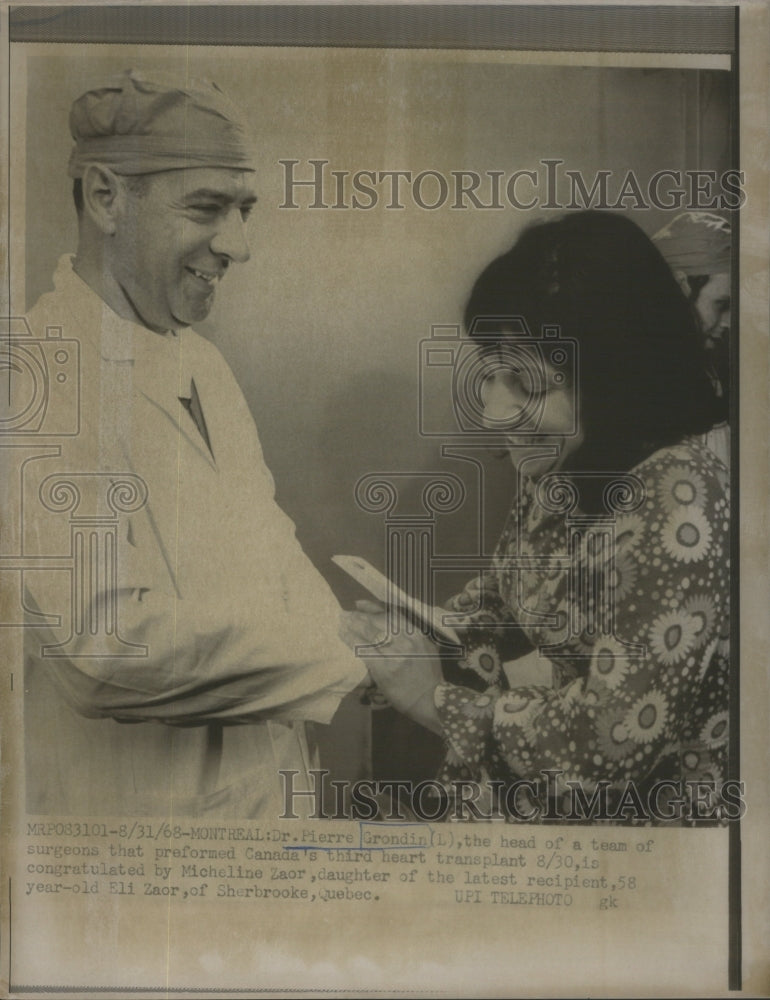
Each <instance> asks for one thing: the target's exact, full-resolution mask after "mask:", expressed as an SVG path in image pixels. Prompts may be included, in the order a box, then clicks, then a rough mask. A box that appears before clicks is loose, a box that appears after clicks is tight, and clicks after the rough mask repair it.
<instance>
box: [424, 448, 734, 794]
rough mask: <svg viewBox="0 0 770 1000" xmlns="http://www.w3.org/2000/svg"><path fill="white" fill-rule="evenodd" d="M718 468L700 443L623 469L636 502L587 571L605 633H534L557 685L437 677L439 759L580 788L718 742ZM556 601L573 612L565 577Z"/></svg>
mask: <svg viewBox="0 0 770 1000" xmlns="http://www.w3.org/2000/svg"><path fill="white" fill-rule="evenodd" d="M720 468H721V465H720V464H719V463H717V461H716V460H715V459H713V456H709V453H707V452H706V451H705V449H695V448H690V447H689V446H685V445H682V446H678V447H677V448H670V449H664V450H662V451H661V452H657V453H656V454H655V455H653V456H651V457H650V458H649V459H647V460H646V461H645V462H644V463H643V464H642V465H640V466H639V467H637V468H636V469H635V470H634V472H635V473H636V474H637V475H638V476H639V477H640V478H641V479H642V481H643V483H644V486H645V491H644V501H643V503H642V505H641V506H640V508H639V509H638V510H637V511H635V512H634V513H632V514H628V515H625V516H622V517H620V518H619V519H618V521H617V524H616V531H615V544H614V547H613V548H612V550H611V553H610V555H609V558H607V559H606V560H605V561H603V563H602V564H601V566H600V568H599V569H598V570H597V573H598V576H599V578H600V582H601V583H602V584H603V585H604V586H606V587H607V588H608V591H609V593H610V595H611V602H612V606H613V607H614V628H613V630H612V634H611V635H601V636H599V637H598V638H594V637H592V636H591V635H589V634H588V632H587V630H585V629H584V630H583V631H581V632H580V634H578V635H575V636H570V635H568V634H565V632H566V630H563V631H562V633H561V634H555V635H554V636H553V637H552V638H551V639H548V638H547V637H545V636H543V635H542V633H541V634H540V635H539V636H537V637H536V640H537V642H538V645H539V646H540V647H541V655H543V654H544V653H545V655H548V651H547V650H543V649H542V646H543V644H544V643H545V644H547V643H549V642H559V641H560V640H561V642H562V645H561V646H560V648H559V653H560V657H564V659H561V658H559V659H558V660H557V659H554V664H555V666H556V668H557V671H561V673H562V676H563V677H564V678H565V682H564V683H562V684H561V686H558V687H553V688H549V687H542V686H541V687H537V686H524V687H515V688H513V689H511V690H508V691H503V690H500V689H495V688H490V690H488V691H486V692H483V693H479V692H474V691H470V690H468V689H466V688H463V687H460V686H456V685H449V684H444V685H440V686H439V687H438V688H437V690H436V705H437V709H438V712H439V716H440V719H441V721H442V725H443V728H444V733H445V736H446V738H447V740H448V742H449V745H450V751H451V755H452V757H453V758H455V759H456V760H457V761H459V762H461V763H462V764H463V765H465V767H466V768H467V769H470V770H471V771H473V770H474V769H478V768H480V767H482V766H484V767H489V766H491V767H492V768H493V769H495V770H497V771H498V773H499V772H500V769H501V768H502V769H503V770H504V771H505V772H506V773H509V774H513V775H515V776H517V777H523V778H528V777H532V778H536V777H539V775H540V772H541V771H543V770H545V769H549V768H555V769H558V770H560V771H562V772H563V779H564V780H574V781H579V782H582V783H585V784H588V785H590V784H591V783H595V782H596V781H598V780H600V779H603V780H608V781H610V782H612V783H620V782H623V781H628V780H639V779H641V778H643V777H645V776H646V775H648V774H649V773H650V772H651V771H652V770H653V769H654V767H655V766H656V764H657V763H658V762H659V761H660V760H661V759H662V758H663V757H665V756H667V755H668V754H669V753H671V751H672V749H677V750H680V751H681V748H682V747H683V746H685V745H687V744H688V743H689V744H693V745H694V744H696V743H698V744H699V745H705V746H707V747H708V746H715V745H716V744H717V743H720V742H722V743H724V741H725V740H726V720H727V683H726V663H727V660H726V640H727V633H728V626H727V620H728V619H727V615H728V608H727V595H728V593H729V562H728V555H729V513H728V499H727V495H726V476H725V475H724V470H722V471H721V472H720ZM564 576H565V577H566V576H567V574H564ZM558 599H559V602H560V604H561V606H562V608H563V609H564V610H566V611H568V612H574V610H575V607H574V605H575V603H576V602H575V601H574V598H573V596H572V595H571V594H570V593H569V588H568V582H567V581H566V580H564V581H563V583H562V586H561V591H560V592H559V594H558Z"/></svg>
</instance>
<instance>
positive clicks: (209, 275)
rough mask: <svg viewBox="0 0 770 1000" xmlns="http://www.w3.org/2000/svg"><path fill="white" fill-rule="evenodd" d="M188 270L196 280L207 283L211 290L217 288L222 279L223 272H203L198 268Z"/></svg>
mask: <svg viewBox="0 0 770 1000" xmlns="http://www.w3.org/2000/svg"><path fill="white" fill-rule="evenodd" d="M187 270H188V271H189V272H190V274H192V275H194V276H195V277H196V278H200V280H201V281H205V282H206V284H207V285H208V286H209V288H215V287H216V285H217V283H218V282H219V280H220V279H221V277H222V274H223V272H222V271H201V270H200V269H199V268H197V267H188V268H187Z"/></svg>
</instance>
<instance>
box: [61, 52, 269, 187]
mask: <svg viewBox="0 0 770 1000" xmlns="http://www.w3.org/2000/svg"><path fill="white" fill-rule="evenodd" d="M70 132H71V133H72V138H73V139H74V140H75V147H74V149H73V150H72V154H71V156H70V161H69V168H68V173H69V175H70V177H82V176H83V173H84V171H85V169H86V167H87V166H89V164H92V163H100V164H103V165H104V166H106V167H110V168H111V169H112V170H114V171H115V173H117V174H131V175H136V174H153V173H158V172H159V171H162V170H181V169H184V168H189V167H231V168H235V169H238V170H254V169H255V166H254V164H255V159H256V155H255V150H254V148H253V146H252V144H251V141H250V138H249V136H248V134H247V131H246V129H245V127H244V124H243V121H242V118H241V116H240V113H239V111H238V109H237V108H236V107H235V105H233V104H232V103H231V101H230V100H229V99H228V98H227V97H226V96H225V95H224V94H223V93H222V91H221V90H220V89H219V87H217V85H216V84H214V83H209V82H208V81H189V80H185V81H183V82H181V83H180V82H176V81H173V80H171V79H170V78H164V77H163V76H161V75H157V74H153V75H149V74H144V73H140V72H138V71H136V70H126V71H125V72H123V73H121V74H120V75H119V76H115V77H112V78H111V79H109V80H106V81H104V83H102V84H101V85H99V86H96V87H93V88H92V89H90V90H88V91H86V93H85V94H83V95H82V96H81V97H79V98H78V99H77V100H76V101H75V103H74V104H73V105H72V110H71V111H70Z"/></svg>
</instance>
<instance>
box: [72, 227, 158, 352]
mask: <svg viewBox="0 0 770 1000" xmlns="http://www.w3.org/2000/svg"><path fill="white" fill-rule="evenodd" d="M72 267H73V270H74V271H75V274H77V276H78V277H79V278H80V279H81V280H82V281H84V282H85V283H86V284H87V285H88V287H89V288H90V289H91V290H92V291H93V292H96V294H97V295H98V296H99V298H100V299H101V300H102V301H103V302H105V303H106V304H107V305H108V306H109V307H110V309H112V311H113V312H114V313H117V315H118V316H120V317H121V319H125V320H128V322H129V323H134V324H136V325H137V326H143V327H144V328H145V329H146V330H151V331H152V332H153V333H160V334H164V335H165V334H166V333H168V330H160V329H158V328H157V327H152V326H150V325H149V324H148V323H147V322H145V320H144V319H143V318H142V317H141V316H140V315H139V313H138V312H137V311H136V309H135V308H134V305H133V303H132V302H131V300H130V299H129V297H128V296H127V295H126V293H125V291H124V290H123V288H122V287H121V285H120V283H119V282H118V281H117V280H116V279H115V277H114V275H113V274H112V271H111V270H110V268H109V267H105V262H104V258H103V257H102V255H101V254H95V253H92V252H89V251H88V249H87V248H84V247H83V244H82V241H81V243H80V245H79V247H78V252H77V253H76V254H75V257H74V259H73V261H72Z"/></svg>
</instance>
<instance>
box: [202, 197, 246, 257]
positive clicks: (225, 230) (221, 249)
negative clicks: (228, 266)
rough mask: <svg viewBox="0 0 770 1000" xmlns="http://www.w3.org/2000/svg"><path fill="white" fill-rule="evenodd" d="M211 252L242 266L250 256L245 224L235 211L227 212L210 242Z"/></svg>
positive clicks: (239, 214)
mask: <svg viewBox="0 0 770 1000" xmlns="http://www.w3.org/2000/svg"><path fill="white" fill-rule="evenodd" d="M211 252H212V253H215V254H222V255H223V256H224V257H228V258H229V259H230V260H233V261H235V262H236V263H237V264H244V263H245V262H246V261H247V260H248V259H249V257H250V256H251V251H250V249H249V241H248V240H247V238H246V223H245V222H244V220H243V218H242V217H241V213H240V212H239V211H238V210H237V209H232V210H231V211H229V212H227V213H226V215H225V216H224V218H223V219H222V221H221V223H220V225H219V228H218V229H217V231H216V233H215V234H214V236H213V238H212V240H211Z"/></svg>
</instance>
